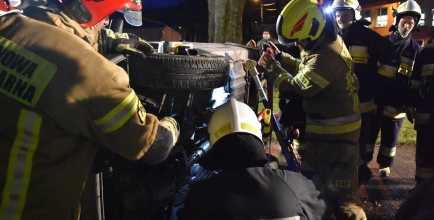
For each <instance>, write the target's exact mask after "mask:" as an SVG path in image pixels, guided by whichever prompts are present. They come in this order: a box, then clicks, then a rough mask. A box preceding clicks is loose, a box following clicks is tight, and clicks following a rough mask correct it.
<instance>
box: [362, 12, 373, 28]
mask: <svg viewBox="0 0 434 220" xmlns="http://www.w3.org/2000/svg"><path fill="white" fill-rule="evenodd" d="M362 17H363V18H364V19H366V20H367V21H369V22H371V11H362ZM369 26H370V25H369ZM369 26H367V27H369Z"/></svg>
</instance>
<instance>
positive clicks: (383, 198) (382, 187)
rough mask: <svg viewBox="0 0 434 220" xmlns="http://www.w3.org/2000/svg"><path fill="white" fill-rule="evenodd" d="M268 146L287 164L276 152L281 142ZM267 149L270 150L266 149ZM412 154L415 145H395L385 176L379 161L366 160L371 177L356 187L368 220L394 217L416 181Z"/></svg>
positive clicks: (282, 162) (413, 153)
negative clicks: (381, 174)
mask: <svg viewBox="0 0 434 220" xmlns="http://www.w3.org/2000/svg"><path fill="white" fill-rule="evenodd" d="M271 146H272V147H271V154H272V155H278V156H279V157H278V158H279V163H280V164H286V163H285V159H284V157H283V156H282V155H281V154H280V153H279V152H280V146H279V145H278V144H277V143H275V142H273V143H272V144H271ZM266 151H267V152H269V151H268V149H266ZM377 152H378V146H377V147H375V154H374V156H376V155H377ZM414 155H415V148H414V147H412V146H410V147H408V146H398V147H397V153H396V156H395V157H396V159H395V164H394V166H393V167H392V168H391V175H390V176H389V177H388V178H380V177H379V176H378V164H377V163H376V162H375V161H374V162H371V163H370V164H369V168H370V169H371V170H372V172H373V174H374V177H373V178H372V179H370V180H369V181H368V182H366V184H365V185H362V186H361V187H360V188H359V192H360V196H361V198H362V200H363V202H364V204H365V212H366V214H367V217H368V219H369V220H371V219H394V216H395V215H396V212H397V211H398V208H399V206H400V204H401V203H402V202H403V201H404V199H405V198H406V197H407V196H408V190H409V189H410V188H412V187H413V186H414V185H415V181H414V169H415V160H414Z"/></svg>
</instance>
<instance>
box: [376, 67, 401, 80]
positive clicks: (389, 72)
mask: <svg viewBox="0 0 434 220" xmlns="http://www.w3.org/2000/svg"><path fill="white" fill-rule="evenodd" d="M397 70H398V68H396V67H394V66H389V65H387V64H381V65H380V67H379V68H378V73H379V74H380V75H382V76H385V77H388V78H393V77H395V73H396V71H397Z"/></svg>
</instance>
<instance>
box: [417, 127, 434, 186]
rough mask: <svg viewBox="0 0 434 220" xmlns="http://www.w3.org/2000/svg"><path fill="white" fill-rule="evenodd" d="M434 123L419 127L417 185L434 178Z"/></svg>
mask: <svg viewBox="0 0 434 220" xmlns="http://www.w3.org/2000/svg"><path fill="white" fill-rule="evenodd" d="M433 143H434V123H432V122H431V123H429V124H428V125H425V126H419V127H418V129H417V134H416V176H415V179H416V181H417V183H420V182H421V181H422V180H424V179H427V178H429V177H431V176H434V146H433Z"/></svg>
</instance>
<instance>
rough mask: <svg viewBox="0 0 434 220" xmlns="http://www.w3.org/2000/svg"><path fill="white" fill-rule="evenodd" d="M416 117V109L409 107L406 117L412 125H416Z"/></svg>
mask: <svg viewBox="0 0 434 220" xmlns="http://www.w3.org/2000/svg"><path fill="white" fill-rule="evenodd" d="M415 115H416V110H415V108H414V107H407V112H406V116H407V119H408V121H409V122H410V123H412V124H413V123H414V117H415Z"/></svg>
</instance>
